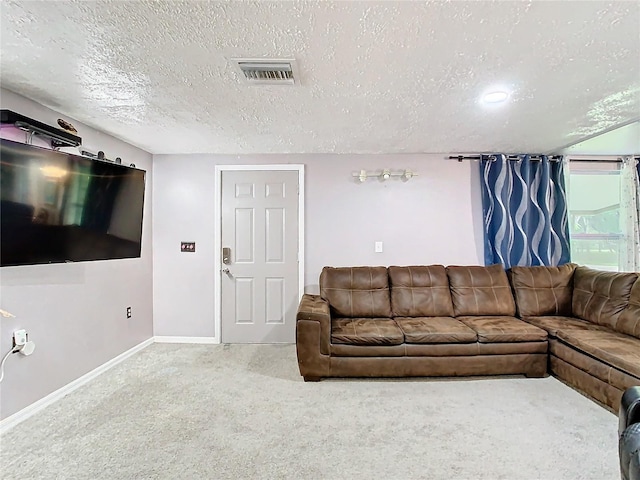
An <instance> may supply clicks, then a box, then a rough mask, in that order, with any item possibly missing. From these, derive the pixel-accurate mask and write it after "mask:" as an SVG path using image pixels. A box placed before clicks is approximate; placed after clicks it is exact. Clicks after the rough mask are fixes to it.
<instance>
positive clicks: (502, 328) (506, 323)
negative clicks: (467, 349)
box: [457, 316, 547, 343]
mask: <svg viewBox="0 0 640 480" xmlns="http://www.w3.org/2000/svg"><path fill="white" fill-rule="evenodd" d="M457 319H458V320H460V321H461V322H462V323H464V324H465V325H466V326H468V327H469V328H471V329H473V330H474V331H475V332H476V333H477V334H478V341H479V342H480V343H493V342H497V343H501V342H546V341H547V332H546V330H543V329H541V328H538V327H536V326H534V325H531V324H530V323H527V322H523V321H522V320H519V319H517V318H515V317H509V316H476V317H457Z"/></svg>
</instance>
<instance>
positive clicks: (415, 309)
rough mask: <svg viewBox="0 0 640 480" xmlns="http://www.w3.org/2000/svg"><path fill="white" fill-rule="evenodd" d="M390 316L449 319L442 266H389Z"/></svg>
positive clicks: (445, 276) (447, 283) (449, 298)
mask: <svg viewBox="0 0 640 480" xmlns="http://www.w3.org/2000/svg"><path fill="white" fill-rule="evenodd" d="M389 284H390V285H391V310H392V311H393V316H394V317H451V316H452V315H453V304H452V303H451V292H450V291H449V279H448V277H447V271H446V270H445V268H444V267H443V266H442V265H429V266H413V267H393V266H392V267H389Z"/></svg>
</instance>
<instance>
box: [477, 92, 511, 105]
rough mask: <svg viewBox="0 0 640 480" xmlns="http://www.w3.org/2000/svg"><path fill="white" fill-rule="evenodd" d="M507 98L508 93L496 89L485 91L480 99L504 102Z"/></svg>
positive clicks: (488, 101) (487, 101)
mask: <svg viewBox="0 0 640 480" xmlns="http://www.w3.org/2000/svg"><path fill="white" fill-rule="evenodd" d="M507 98H509V94H508V93H507V92H504V91H502V90H498V91H495V92H489V93H486V94H485V95H484V96H483V97H482V101H483V102H484V103H501V102H504V101H505V100H506V99H507Z"/></svg>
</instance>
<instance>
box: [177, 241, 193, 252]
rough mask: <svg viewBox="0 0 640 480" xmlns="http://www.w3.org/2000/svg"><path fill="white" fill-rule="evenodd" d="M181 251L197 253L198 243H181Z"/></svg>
mask: <svg viewBox="0 0 640 480" xmlns="http://www.w3.org/2000/svg"><path fill="white" fill-rule="evenodd" d="M180 251H181V252H190V253H194V252H195V251H196V242H180Z"/></svg>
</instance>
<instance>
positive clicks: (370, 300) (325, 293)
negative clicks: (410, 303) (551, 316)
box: [320, 267, 391, 318]
mask: <svg viewBox="0 0 640 480" xmlns="http://www.w3.org/2000/svg"><path fill="white" fill-rule="evenodd" d="M320 295H321V296H322V298H324V299H325V300H327V301H328V302H329V306H330V308H331V314H332V316H334V317H350V318H356V317H360V318H375V317H391V301H390V298H389V277H388V275H387V268H386V267H338V268H335V267H324V268H323V269H322V273H321V274H320Z"/></svg>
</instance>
